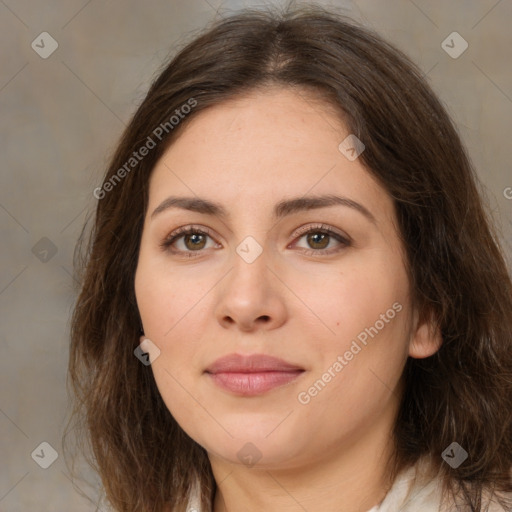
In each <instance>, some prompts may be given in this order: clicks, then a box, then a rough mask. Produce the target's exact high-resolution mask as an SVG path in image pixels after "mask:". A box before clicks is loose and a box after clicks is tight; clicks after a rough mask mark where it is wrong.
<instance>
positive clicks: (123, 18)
mask: <svg viewBox="0 0 512 512" xmlns="http://www.w3.org/2000/svg"><path fill="white" fill-rule="evenodd" d="M321 3H323V4H324V5H336V6H338V8H343V9H344V11H345V12H346V14H348V15H350V16H352V17H354V18H356V19H358V20H362V21H364V22H365V23H366V24H368V25H369V26H371V27H373V28H375V29H376V30H377V31H378V32H380V34H382V35H383V36H384V37H386V38H387V39H389V40H390V41H391V42H393V43H395V45H397V46H398V47H399V48H401V49H402V50H404V51H405V52H406V53H407V54H408V55H409V56H411V57H412V59H413V60H414V61H415V62H416V63H417V64H418V65H419V66H420V67H421V69H422V70H423V71H424V72H425V74H426V75H427V76H428V79H429V80H430V83H431V84H432V86H433V88H434V90H435V91H436V92H437V93H438V94H439V96H440V97H441V99H442V101H443V102H444V104H445V105H446V107H447V109H448V111H449V112H450V113H451V115H452V116H453V118H454V120H455V122H456V123H457V125H458V127H459V130H460V133H461V135H462V137H463V139H464V141H465V143H466V145H467V147H468V148H469V152H470V155H471V157H472V159H473V162H474V164H475V166H476V168H477V170H478V173H479V175H480V177H481V180H482V181H483V183H484V185H485V187H486V190H487V196H488V201H489V204H490V208H491V210H492V211H493V213H494V215H495V217H496V222H497V223H498V226H499V227H500V228H501V230H502V239H503V243H504V245H505V247H506V250H507V258H508V261H509V262H510V261H511V259H510V255H511V254H512V236H511V235H512V215H511V213H512V199H507V198H506V197H505V195H506V192H505V191H506V190H507V187H512V173H511V171H510V162H511V161H512V143H511V142H510V140H509V139H510V134H511V118H512V66H511V54H512V52H511V47H512V31H510V25H511V23H512V1H510V0H501V1H496V0H480V1H475V0H465V1H451V2H446V1H445V0H435V1H431V0H428V1H427V0H415V1H412V0H388V1H383V0H361V1H353V2H351V1H348V0H347V1H339V2H321ZM258 5H261V3H257V2H241V1H230V2H220V1H215V0H208V1H206V0H188V1H161V0H150V1H148V2H136V1H134V0H125V1H121V0H111V1H99V0H91V1H86V0H72V1H67V2H64V1H63V0H61V1H47V2H45V3H44V5H43V3H42V2H35V1H27V0H16V1H15V0H5V1H2V0H0V45H1V48H2V54H1V63H0V111H1V119H0V130H1V139H0V140H1V145H2V148H1V150H2V167H1V169H2V170H1V188H0V229H1V233H2V244H1V256H0V258H1V269H0V315H1V330H0V340H1V349H2V355H3V357H1V358H0V366H1V376H2V380H1V390H0V432H1V441H0V442H1V444H0V460H1V472H0V473H1V476H0V510H2V511H27V510H42V511H43V510H44V511H46V510H48V511H50V510H51V511H61V510H62V511H64V510H73V511H77V512H81V511H91V510H95V506H94V505H93V504H92V502H91V501H90V500H89V499H87V498H86V497H84V496H82V495H80V493H79V492H77V489H76V488H74V487H73V485H72V483H71V481H70V479H69V471H68V468H67V467H66V465H65V463H64V458H63V456H62V434H63V431H64V426H65V422H66V419H67V414H68V412H69V409H68V396H67V391H66V370H67V358H68V343H69V342H68V332H69V315H70V311H71V307H72V304H73V301H74V298H75V295H74V291H73V278H72V253H73V248H74V244H75V241H76V239H77V236H78V234H79V232H80V229H81V226H82V224H83V222H84V220H85V215H86V212H87V211H88V210H91V209H92V208H93V207H94V205H95V203H96V200H95V199H94V197H93V195H92V191H93V189H94V187H96V186H99V185H100V177H101V175H102V173H103V169H104V166H105V164H106V162H107V161H108V158H109V157H110V155H111V154H112V152H113V150H114V147H115V144H116V142H117V140H118V137H119V136H120V134H121V131H122V129H123V127H124V125H125V124H126V123H127V122H128V120H129V119H130V116H131V115H132V114H133V112H134V111H135V109H136V106H137V104H138V103H139V102H140V101H141V99H142V98H143V96H144V94H145V92H146V90H147V87H148V86H149V84H150V82H151V80H152V79H153V78H155V76H156V72H157V70H158V69H159V68H160V66H161V64H162V62H163V61H164V60H165V59H166V57H167V56H168V55H169V54H170V53H171V52H173V51H174V49H176V48H177V46H176V45H182V44H184V42H186V41H188V40H190V38H191V37H192V36H193V33H194V32H196V31H197V30H199V29H201V27H203V26H204V25H205V24H206V23H207V22H208V21H210V20H212V19H213V18H215V17H218V16H223V15H225V14H227V13H229V9H238V8H240V7H243V6H258ZM219 8H220V11H218V10H219ZM44 31H46V32H48V33H50V34H51V36H52V37H53V38H54V39H55V40H56V41H57V42H58V45H59V46H58V49H57V50H56V51H55V52H54V53H53V54H52V55H50V56H49V57H48V58H46V59H43V58H41V57H40V56H39V55H38V53H36V51H34V50H33V49H32V47H31V43H32V41H34V40H36V42H37V41H40V38H38V36H39V34H41V33H42V32H44ZM453 31H456V32H459V33H460V34H461V36H462V37H463V38H464V39H465V40H466V41H467V42H468V43H469V47H468V49H467V50H466V51H465V52H464V53H463V54H462V55H461V56H460V57H458V58H456V59H454V58H452V57H450V56H449V55H448V54H447V53H446V52H445V51H444V50H443V48H442V46H441V43H442V42H443V40H445V39H446V37H447V36H448V35H449V34H451V33H452V32H453ZM46 48H48V46H46ZM509 190H510V189H509ZM510 196H512V191H511V194H510V195H509V197H510ZM41 239H43V240H42V241H41ZM34 247H35V248H34ZM55 249H56V250H57V252H56V253H55V254H53V252H55ZM45 250H46V251H47V252H46V253H45V252H44V251H45ZM45 260H46V261H45ZM42 442H48V443H50V445H51V446H53V447H54V449H55V450H56V451H57V453H58V458H57V460H56V461H55V462H54V463H53V464H52V465H51V466H50V467H49V468H48V469H42V468H41V467H39V465H37V464H36V462H35V461H34V460H33V459H32V457H31V454H32V452H33V451H34V450H35V449H36V448H37V447H38V446H39V445H40V443H42ZM37 453H40V448H39V449H38V452H37ZM47 456H48V451H46V454H45V457H47ZM41 458H42V457H41ZM84 475H85V476H87V473H84ZM89 478H90V479H94V476H93V475H90V476H89ZM76 485H77V486H78V488H80V489H81V490H82V491H83V492H84V493H85V494H86V495H88V496H89V498H90V499H92V500H94V498H95V490H94V488H89V487H87V486H86V484H85V483H83V482H81V481H77V482H76ZM102 510H107V508H106V507H102Z"/></svg>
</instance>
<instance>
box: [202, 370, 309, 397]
mask: <svg viewBox="0 0 512 512" xmlns="http://www.w3.org/2000/svg"><path fill="white" fill-rule="evenodd" d="M301 373H303V370H292V371H289V372H275V371H271V372H261V373H232V372H222V373H209V374H208V375H210V377H211V378H212V379H213V381H214V382H215V384H217V385H218V386H219V387H221V388H223V389H225V390H227V391H230V392H232V393H235V394H237V395H241V396H255V395H261V394H263V393H266V392H267V391H270V390H271V389H274V388H277V387H279V386H283V385H285V384H288V383H289V382H292V381H293V380H295V379H296V378H297V377H298V376H299V375H300V374H301Z"/></svg>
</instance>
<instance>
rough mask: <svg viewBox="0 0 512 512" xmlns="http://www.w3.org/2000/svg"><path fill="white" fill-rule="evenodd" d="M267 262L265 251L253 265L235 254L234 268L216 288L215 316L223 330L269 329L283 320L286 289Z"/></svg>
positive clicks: (280, 323)
mask: <svg viewBox="0 0 512 512" xmlns="http://www.w3.org/2000/svg"><path fill="white" fill-rule="evenodd" d="M269 263H271V262H269V258H267V257H266V254H265V251H263V253H262V254H261V255H260V256H259V257H258V258H257V259H256V260H255V261H253V262H252V263H247V262H246V261H244V259H242V258H241V257H239V256H238V254H236V253H235V254H234V258H233V268H232V269H231V271H230V272H229V273H228V275H227V276H226V277H225V278H224V279H223V280H222V281H221V283H220V286H219V287H218V289H217V294H218V295H217V306H216V317H217V320H218V322H219V323H220V324H221V326H222V327H224V328H227V329H238V330H240V331H244V332H250V331H254V330H257V329H265V330H272V329H276V328H278V327H280V326H281V325H283V323H284V322H285V321H286V317H287V309H286V303H285V297H284V296H283V293H284V292H285V289H286V287H285V286H284V285H283V284H282V283H281V281H280V280H279V279H277V277H276V272H275V271H274V270H273V269H272V268H271V267H270V266H269Z"/></svg>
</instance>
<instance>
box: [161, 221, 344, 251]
mask: <svg viewBox="0 0 512 512" xmlns="http://www.w3.org/2000/svg"><path fill="white" fill-rule="evenodd" d="M310 233H322V234H325V235H329V236H330V237H332V238H334V239H335V240H337V241H338V242H340V244H341V246H342V247H341V248H343V247H349V246H350V245H351V241H350V239H349V238H348V237H347V238H345V237H344V236H342V235H340V234H339V233H337V232H336V231H334V230H333V229H331V228H330V227H329V226H327V225H325V224H318V225H314V226H308V227H307V228H304V229H299V231H298V232H297V233H295V235H296V237H298V238H299V239H300V238H302V237H303V236H305V235H308V234H310ZM191 234H194V235H206V236H209V237H210V238H212V239H213V236H212V233H211V231H210V230H209V229H208V228H204V227H200V226H185V227H182V228H178V229H176V230H175V231H173V232H172V233H170V234H169V235H168V236H167V237H166V238H165V239H164V240H163V241H162V242H161V244H160V246H161V248H162V249H163V250H164V251H169V252H171V253H173V254H179V253H182V254H183V255H184V256H185V257H187V258H195V257H197V256H200V255H201V253H202V252H203V251H204V249H199V250H197V251H176V250H171V249H170V247H171V246H172V244H174V242H176V241H177V240H178V239H180V238H182V237H184V236H185V235H191ZM341 248H340V247H338V248H335V249H334V250H333V249H332V248H331V249H302V250H303V252H304V254H306V255H308V256H318V255H328V254H334V253H336V252H338V251H340V250H341Z"/></svg>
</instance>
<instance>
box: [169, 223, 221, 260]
mask: <svg viewBox="0 0 512 512" xmlns="http://www.w3.org/2000/svg"><path fill="white" fill-rule="evenodd" d="M208 238H211V233H210V231H209V230H208V229H207V228H203V227H198V226H185V227H182V228H178V229H176V230H175V231H173V232H172V233H171V234H170V235H169V236H167V237H166V238H165V239H164V240H163V242H162V243H161V244H160V246H161V247H162V248H163V249H165V250H168V251H170V252H171V253H175V254H177V253H179V254H183V255H184V256H186V257H189V258H191V257H194V256H196V255H195V254H194V253H201V251H202V250H203V249H205V248H207V247H206V243H207V239H208ZM180 243H181V248H178V249H176V248H173V246H174V245H175V244H176V245H178V246H179V245H180Z"/></svg>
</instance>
